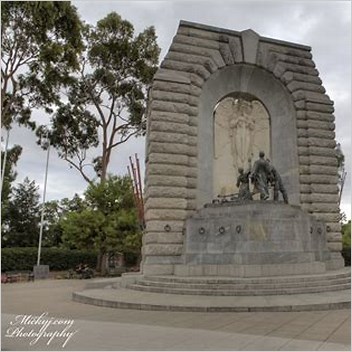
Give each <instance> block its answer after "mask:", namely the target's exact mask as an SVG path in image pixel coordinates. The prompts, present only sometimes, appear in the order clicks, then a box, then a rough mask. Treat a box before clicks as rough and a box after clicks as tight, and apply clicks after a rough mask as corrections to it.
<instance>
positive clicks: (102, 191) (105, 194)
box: [60, 176, 141, 266]
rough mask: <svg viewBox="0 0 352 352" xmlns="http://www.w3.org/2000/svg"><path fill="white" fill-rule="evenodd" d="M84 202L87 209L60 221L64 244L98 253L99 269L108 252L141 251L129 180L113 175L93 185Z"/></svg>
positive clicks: (88, 190) (70, 214)
mask: <svg viewBox="0 0 352 352" xmlns="http://www.w3.org/2000/svg"><path fill="white" fill-rule="evenodd" d="M85 201H86V204H87V208H86V209H83V210H82V211H72V212H69V213H67V214H66V215H65V216H64V217H63V218H62V220H61V221H60V226H61V227H62V229H63V237H62V238H63V243H64V245H66V246H68V247H69V248H77V249H88V248H89V249H95V250H97V251H99V255H100V263H99V266H101V264H102V260H103V258H104V255H106V253H108V252H109V251H116V252H120V253H125V252H128V251H135V252H138V251H139V250H140V245H141V242H140V238H141V234H140V230H139V227H138V221H137V216H136V209H135V206H134V203H133V193H132V186H131V181H130V179H129V178H128V177H126V176H125V177H117V176H111V177H109V178H108V179H107V180H106V181H105V182H103V183H95V184H90V185H89V186H88V188H87V190H86V192H85Z"/></svg>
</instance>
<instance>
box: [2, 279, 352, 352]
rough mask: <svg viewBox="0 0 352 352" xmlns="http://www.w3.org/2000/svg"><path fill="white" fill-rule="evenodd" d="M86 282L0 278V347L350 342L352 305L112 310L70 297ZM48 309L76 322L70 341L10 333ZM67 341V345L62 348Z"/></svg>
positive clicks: (288, 347)
mask: <svg viewBox="0 0 352 352" xmlns="http://www.w3.org/2000/svg"><path fill="white" fill-rule="evenodd" d="M87 283H88V281H84V280H46V281H36V282H28V283H14V284H5V285H2V336H1V337H2V339H1V341H2V342H1V347H2V350H58V351H60V350H70V351H79V350H85V351H87V350H90V351H119V350H154V351H155V350H176V351H177V350H188V351H190V350H218V351H221V350H224V351H225V350H233V351H245V350H249V351H278V350H281V351H315V350H319V351H327V350H328V351H340V350H341V351H348V350H350V349H351V337H350V331H351V323H350V317H351V314H350V310H349V309H344V310H330V311H313V312H276V313H274V312H269V313H264V312H256V313H219V312H218V313H200V312H196V313H192V312H162V311H140V310H129V309H113V308H105V307H97V306H91V305H86V304H81V303H77V302H73V301H72V292H74V291H80V290H83V289H84V287H85V285H86V284H87ZM234 299H236V298H234ZM45 313H48V316H47V318H46V319H48V317H55V318H62V319H64V320H62V321H66V322H67V321H71V322H72V321H73V322H72V324H71V325H70V326H69V329H68V330H67V332H69V331H70V332H71V333H72V334H73V333H74V334H73V335H72V336H71V337H70V338H69V339H68V341H66V340H67V336H69V335H67V336H66V335H61V336H56V337H55V338H53V339H52V341H51V342H50V343H49V344H48V341H49V338H50V336H44V335H43V336H41V337H40V338H38V339H37V341H34V340H35V338H33V337H28V336H25V334H22V335H21V336H20V334H19V333H17V335H16V334H15V333H14V328H15V326H21V327H23V328H24V330H23V331H22V332H24V331H25V329H27V330H26V331H29V329H34V330H35V329H37V331H38V330H39V329H40V327H38V326H37V325H35V323H33V325H32V326H29V325H28V324H29V323H30V320H28V319H27V320H23V318H24V316H25V315H27V318H28V316H29V315H33V316H34V315H35V316H40V315H42V314H45ZM19 316H21V317H19ZM43 317H45V315H43ZM43 319H44V318H43ZM21 320H22V321H21ZM16 324H17V325H16ZM26 324H27V325H26ZM63 326H65V325H63ZM52 327H53V325H52V326H51V328H52ZM51 330H53V329H51ZM56 330H58V331H62V330H63V327H62V325H58V326H57V329H56ZM11 334H12V335H11ZM5 335H8V336H12V337H6V336H5ZM15 335H16V336H15ZM31 341H32V344H31ZM33 341H34V342H33ZM65 342H66V345H65V347H62V346H63V344H64V343H65Z"/></svg>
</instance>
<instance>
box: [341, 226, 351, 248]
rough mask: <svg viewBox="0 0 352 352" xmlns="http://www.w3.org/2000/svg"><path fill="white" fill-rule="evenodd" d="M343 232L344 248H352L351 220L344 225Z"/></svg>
mask: <svg viewBox="0 0 352 352" xmlns="http://www.w3.org/2000/svg"><path fill="white" fill-rule="evenodd" d="M341 232H342V246H343V248H351V220H349V221H348V222H347V223H346V224H343V225H342V228H341Z"/></svg>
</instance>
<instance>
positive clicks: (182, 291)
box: [127, 283, 351, 296]
mask: <svg viewBox="0 0 352 352" xmlns="http://www.w3.org/2000/svg"><path fill="white" fill-rule="evenodd" d="M350 287H351V285H350V284H349V283H347V284H339V285H330V286H314V287H309V286H308V287H301V288H299V287H298V288H286V289H251V290H245V289H234V290H225V289H219V290H214V289H187V288H176V287H173V288H168V287H153V286H145V285H138V284H131V285H127V288H128V289H131V290H136V291H143V292H154V293H166V294H177V295H203V296H271V295H277V296H278V295H292V294H306V293H322V292H331V291H339V290H348V289H350Z"/></svg>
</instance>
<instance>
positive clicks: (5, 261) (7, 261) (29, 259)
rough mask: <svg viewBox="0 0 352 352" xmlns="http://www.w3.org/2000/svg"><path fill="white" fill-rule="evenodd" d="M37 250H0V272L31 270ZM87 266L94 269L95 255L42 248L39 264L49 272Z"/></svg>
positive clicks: (31, 248)
mask: <svg viewBox="0 0 352 352" xmlns="http://www.w3.org/2000/svg"><path fill="white" fill-rule="evenodd" d="M37 256H38V248H36V247H25V248H24V247H22V248H20V247H13V248H2V249H1V271H2V272H4V271H21V270H33V266H34V265H36V264H37ZM80 263H84V264H88V265H89V266H90V267H91V268H95V267H96V264H97V253H96V252H95V251H80V250H70V249H63V248H42V250H41V256H40V264H45V265H49V268H50V270H68V269H72V268H74V267H76V266H77V265H78V264H80Z"/></svg>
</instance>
